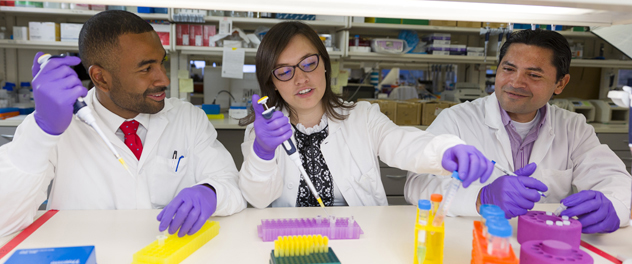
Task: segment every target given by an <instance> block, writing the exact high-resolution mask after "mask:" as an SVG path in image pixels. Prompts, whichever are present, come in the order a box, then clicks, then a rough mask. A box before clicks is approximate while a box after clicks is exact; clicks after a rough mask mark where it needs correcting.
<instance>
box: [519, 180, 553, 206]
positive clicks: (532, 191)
mask: <svg viewBox="0 0 632 264" xmlns="http://www.w3.org/2000/svg"><path fill="white" fill-rule="evenodd" d="M516 179H518V181H519V182H520V184H521V185H522V186H523V187H524V188H525V190H524V191H523V192H521V193H522V195H523V197H525V198H527V199H529V200H531V201H533V202H537V201H540V193H538V192H537V191H541V192H545V191H547V190H548V189H549V188H548V187H546V185H545V184H544V183H542V182H541V181H539V180H538V179H535V178H531V177H527V176H518V177H516Z"/></svg>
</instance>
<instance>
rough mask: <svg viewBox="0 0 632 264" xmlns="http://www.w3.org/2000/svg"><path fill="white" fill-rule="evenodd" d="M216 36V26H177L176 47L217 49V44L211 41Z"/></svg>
mask: <svg viewBox="0 0 632 264" xmlns="http://www.w3.org/2000/svg"><path fill="white" fill-rule="evenodd" d="M215 34H216V27H215V25H199V24H177V25H176V45H178V46H198V47H215V42H210V41H209V38H210V37H212V36H215Z"/></svg>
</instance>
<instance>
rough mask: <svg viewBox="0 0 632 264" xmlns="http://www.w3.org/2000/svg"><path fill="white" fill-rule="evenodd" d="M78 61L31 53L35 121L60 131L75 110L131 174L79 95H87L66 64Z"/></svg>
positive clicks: (53, 132) (52, 131)
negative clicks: (33, 55)
mask: <svg viewBox="0 0 632 264" xmlns="http://www.w3.org/2000/svg"><path fill="white" fill-rule="evenodd" d="M79 63H81V59H79V58H77V57H73V56H52V55H50V54H44V53H43V52H38V53H37V54H36V55H35V58H34V60H33V68H32V69H31V70H32V74H33V97H34V99H35V113H34V114H33V116H34V118H35V121H36V122H37V125H38V126H39V127H40V128H41V129H42V130H44V132H46V133H48V134H51V135H60V134H61V133H63V132H64V131H66V129H67V128H68V126H69V125H70V122H71V120H72V116H73V113H74V114H76V115H77V117H78V118H79V119H80V120H81V121H83V122H85V123H86V124H88V125H89V126H91V127H92V128H93V129H94V130H95V131H96V132H97V134H99V136H100V137H101V139H103V141H104V142H105V144H106V145H107V146H108V148H109V149H110V151H112V153H113V154H114V157H115V158H116V159H117V160H118V161H119V162H120V163H121V165H123V167H124V168H125V170H126V171H127V172H128V173H129V174H130V175H132V176H134V175H133V174H132V172H131V171H130V170H129V168H128V167H127V164H125V161H124V160H123V158H121V156H120V155H119V154H118V152H117V151H116V149H115V148H114V146H112V143H111V142H110V141H109V140H108V139H107V138H106V137H105V134H103V131H101V129H100V128H99V126H98V125H97V123H96V120H95V119H94V116H92V112H91V111H90V108H88V107H86V106H87V105H86V103H85V102H84V100H83V97H85V96H86V95H87V90H86V88H84V87H83V85H82V84H81V80H79V77H77V73H75V71H74V70H73V69H71V68H70V66H73V65H77V64H79Z"/></svg>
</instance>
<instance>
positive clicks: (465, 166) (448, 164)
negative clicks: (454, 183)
mask: <svg viewBox="0 0 632 264" xmlns="http://www.w3.org/2000/svg"><path fill="white" fill-rule="evenodd" d="M441 165H442V166H443V168H444V169H446V170H447V171H454V170H456V171H458V173H459V178H461V181H462V182H463V187H464V188H467V187H469V185H470V184H471V183H472V182H474V181H476V180H477V179H481V180H487V179H488V178H489V175H491V172H492V170H491V167H490V166H493V165H492V163H491V161H489V160H488V159H487V158H485V156H484V155H483V154H482V153H481V152H480V151H478V149H476V148H475V147H473V146H470V145H456V146H454V147H451V148H449V149H448V150H446V151H445V153H444V154H443V159H442V160H441Z"/></svg>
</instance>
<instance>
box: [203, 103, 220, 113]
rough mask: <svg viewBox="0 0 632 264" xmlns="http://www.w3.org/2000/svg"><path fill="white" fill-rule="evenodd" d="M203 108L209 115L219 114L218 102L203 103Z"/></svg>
mask: <svg viewBox="0 0 632 264" xmlns="http://www.w3.org/2000/svg"><path fill="white" fill-rule="evenodd" d="M202 110H204V112H205V113H206V114H207V115H217V114H219V105H218V104H203V105H202Z"/></svg>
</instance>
